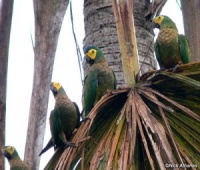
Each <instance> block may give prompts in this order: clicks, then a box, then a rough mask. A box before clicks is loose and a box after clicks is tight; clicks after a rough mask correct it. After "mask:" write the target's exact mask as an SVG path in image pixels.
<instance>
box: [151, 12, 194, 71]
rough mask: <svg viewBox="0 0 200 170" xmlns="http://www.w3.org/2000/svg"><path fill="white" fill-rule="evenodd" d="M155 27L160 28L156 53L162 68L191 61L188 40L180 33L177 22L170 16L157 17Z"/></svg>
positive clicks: (154, 21)
mask: <svg viewBox="0 0 200 170" xmlns="http://www.w3.org/2000/svg"><path fill="white" fill-rule="evenodd" d="M153 27H154V28H158V29H160V31H159V33H158V37H157V39H156V42H155V54H156V58H157V61H158V64H159V65H160V68H161V69H168V68H172V67H177V66H178V65H181V64H186V63H189V62H190V56H191V54H190V49H189V44H188V41H187V39H186V37H185V36H184V35H182V34H178V30H177V27H176V24H175V23H174V22H173V21H172V20H171V19H170V18H169V17H167V16H164V15H163V16H157V17H155V18H154V20H153Z"/></svg>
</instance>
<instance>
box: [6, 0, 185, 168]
mask: <svg viewBox="0 0 200 170" xmlns="http://www.w3.org/2000/svg"><path fill="white" fill-rule="evenodd" d="M32 1H33V0H15V1H14V11H13V18H12V30H11V39H10V51H9V63H8V82H7V110H6V145H11V146H14V147H15V148H16V149H17V151H18V153H19V155H20V157H21V158H22V159H23V157H24V148H25V141H26V132H27V125H28V116H29V107H30V99H31V92H32V83H33V82H32V81H33V61H34V54H33V49H32V42H31V34H32V36H33V37H34V14H33V2H32ZM73 14H74V16H73V17H74V25H75V32H76V36H77V39H78V43H79V45H80V48H81V50H82V41H83V38H84V23H83V0H76V1H73ZM161 14H163V15H167V16H169V17H170V18H171V19H173V21H174V22H175V23H176V25H177V27H178V30H179V33H184V29H183V22H182V14H181V10H180V8H179V6H178V5H177V2H176V0H168V1H167V3H166V5H165V6H164V8H163V10H162V13H161ZM157 32H158V30H156V31H155V33H157ZM52 81H56V82H60V83H61V84H62V85H63V87H64V88H65V90H66V93H67V94H68V96H69V97H70V99H71V100H72V101H75V102H76V103H77V104H78V106H79V108H80V110H81V109H82V105H81V95H82V84H81V78H80V74H79V67H78V60H77V55H76V49H75V43H74V39H73V36H72V29H71V21H70V10H69V7H68V9H67V12H66V15H65V18H64V22H63V25H62V29H61V33H60V38H59V42H58V47H57V52H56V57H55V62H54V70H53V77H52ZM53 108H54V98H53V95H52V93H50V98H49V105H48V112H47V123H46V132H45V139H44V145H46V143H47V142H48V140H49V138H50V128H49V120H48V118H49V113H50V111H51V110H52V109H53ZM52 154H53V149H51V150H49V151H47V152H46V153H45V154H43V155H42V156H41V161H40V170H42V169H43V168H44V166H45V165H46V164H47V162H48V160H49V159H50V158H51V156H52ZM8 169H9V165H8V161H7V160H6V170H8Z"/></svg>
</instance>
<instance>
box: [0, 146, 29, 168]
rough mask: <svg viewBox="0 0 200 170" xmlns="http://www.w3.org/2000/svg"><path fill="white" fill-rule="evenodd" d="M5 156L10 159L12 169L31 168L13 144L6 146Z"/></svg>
mask: <svg viewBox="0 0 200 170" xmlns="http://www.w3.org/2000/svg"><path fill="white" fill-rule="evenodd" d="M3 154H4V156H5V157H6V158H7V159H8V162H9V164H10V170H30V168H29V167H28V165H26V164H25V163H24V162H23V161H22V160H21V159H20V157H19V155H18V153H17V151H16V149H15V148H14V147H12V146H5V148H4V149H3Z"/></svg>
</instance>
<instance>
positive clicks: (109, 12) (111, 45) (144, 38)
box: [83, 0, 166, 85]
mask: <svg viewBox="0 0 200 170" xmlns="http://www.w3.org/2000/svg"><path fill="white" fill-rule="evenodd" d="M165 2H166V0H155V1H153V3H150V2H149V1H148V0H141V1H137V0H134V2H133V3H134V9H133V11H134V12H133V15H134V23H135V28H136V39H137V47H138V54H139V60H140V67H141V68H140V71H141V73H142V74H143V73H144V72H146V71H148V70H150V69H153V68H156V62H155V59H154V46H153V39H154V34H153V31H152V26H151V19H152V17H153V16H155V14H156V13H157V12H160V10H161V9H162V7H163V5H164V4H165ZM84 22H85V39H84V41H83V45H84V47H85V46H86V45H88V44H94V45H96V46H98V47H100V48H101V49H102V51H103V53H104V55H105V57H106V58H107V61H108V64H109V65H110V67H111V68H112V69H113V71H114V73H115V76H116V79H117V85H121V84H124V75H123V71H122V64H121V58H120V49H119V43H118V36H117V28H116V24H115V18H114V13H113V9H112V3H111V1H106V0H101V1H98V0H85V1H84ZM83 65H84V70H85V76H86V75H87V68H88V67H87V65H86V64H85V63H83Z"/></svg>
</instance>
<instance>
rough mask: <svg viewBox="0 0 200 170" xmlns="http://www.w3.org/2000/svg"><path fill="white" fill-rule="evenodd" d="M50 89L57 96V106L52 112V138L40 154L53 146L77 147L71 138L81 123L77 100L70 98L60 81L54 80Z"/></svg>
mask: <svg viewBox="0 0 200 170" xmlns="http://www.w3.org/2000/svg"><path fill="white" fill-rule="evenodd" d="M50 90H51V91H52V93H53V95H54V98H55V106H54V109H53V110H52V111H51V114H50V130H51V139H50V140H49V142H48V143H47V145H46V147H45V148H44V149H43V150H42V151H41V152H40V154H39V155H42V154H43V153H44V152H46V151H47V150H48V149H50V148H51V147H54V149H57V148H58V147H63V148H66V147H68V146H70V147H75V144H74V143H72V142H69V140H70V138H71V136H72V134H73V132H74V130H75V129H76V128H78V127H79V126H80V124H81V122H80V111H79V108H78V106H77V104H76V103H75V102H72V101H71V100H70V99H69V97H68V96H67V94H66V92H65V90H64V88H63V87H62V86H61V85H60V84H59V83H56V82H52V83H51V84H50Z"/></svg>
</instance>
